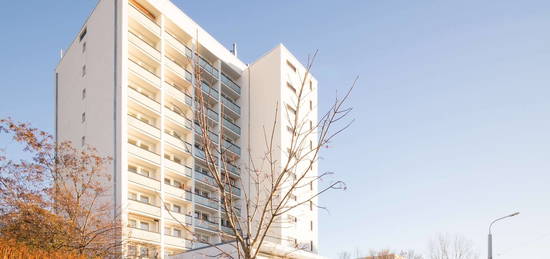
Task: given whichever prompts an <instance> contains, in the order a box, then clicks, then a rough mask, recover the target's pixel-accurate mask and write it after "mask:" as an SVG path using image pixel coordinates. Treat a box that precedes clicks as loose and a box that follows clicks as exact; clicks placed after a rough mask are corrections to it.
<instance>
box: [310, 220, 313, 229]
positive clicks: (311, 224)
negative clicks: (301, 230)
mask: <svg viewBox="0 0 550 259" xmlns="http://www.w3.org/2000/svg"><path fill="white" fill-rule="evenodd" d="M309 230H311V231H313V220H311V221H309Z"/></svg>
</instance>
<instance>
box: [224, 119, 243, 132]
mask: <svg viewBox="0 0 550 259" xmlns="http://www.w3.org/2000/svg"><path fill="white" fill-rule="evenodd" d="M223 126H224V127H225V128H226V129H228V130H230V131H232V132H233V133H235V134H236V135H237V136H240V135H241V128H240V127H239V126H237V125H236V124H235V123H233V122H231V121H229V120H228V119H226V118H223Z"/></svg>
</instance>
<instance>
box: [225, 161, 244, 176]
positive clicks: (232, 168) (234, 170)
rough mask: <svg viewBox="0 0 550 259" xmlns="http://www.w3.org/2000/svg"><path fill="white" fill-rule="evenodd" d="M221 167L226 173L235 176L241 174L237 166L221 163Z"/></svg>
mask: <svg viewBox="0 0 550 259" xmlns="http://www.w3.org/2000/svg"><path fill="white" fill-rule="evenodd" d="M222 167H223V168H224V169H225V170H226V171H228V172H231V173H233V174H235V175H240V174H241V169H240V168H239V167H237V166H234V165H232V164H229V163H223V164H222Z"/></svg>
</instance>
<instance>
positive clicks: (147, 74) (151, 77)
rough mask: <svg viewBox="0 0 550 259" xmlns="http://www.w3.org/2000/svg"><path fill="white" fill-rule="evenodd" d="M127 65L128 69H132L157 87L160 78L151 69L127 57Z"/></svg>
mask: <svg viewBox="0 0 550 259" xmlns="http://www.w3.org/2000/svg"><path fill="white" fill-rule="evenodd" d="M128 61H129V62H128V67H129V68H130V70H132V71H134V73H136V74H137V75H138V76H140V77H141V78H143V79H145V80H146V81H148V82H149V83H151V84H153V85H154V86H156V87H159V83H160V78H159V77H158V76H157V75H156V74H155V73H154V72H153V71H151V69H149V68H146V67H144V66H142V65H140V64H138V63H137V62H136V61H134V60H132V59H128Z"/></svg>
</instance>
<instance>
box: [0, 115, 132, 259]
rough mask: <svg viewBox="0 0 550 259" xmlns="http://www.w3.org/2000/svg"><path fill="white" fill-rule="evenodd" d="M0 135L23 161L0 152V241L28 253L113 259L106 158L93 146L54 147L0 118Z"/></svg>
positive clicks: (39, 134)
mask: <svg viewBox="0 0 550 259" xmlns="http://www.w3.org/2000/svg"><path fill="white" fill-rule="evenodd" d="M0 134H2V135H4V136H3V137H6V136H7V137H9V138H11V139H12V140H13V141H14V142H15V143H17V144H19V146H21V147H22V151H23V154H22V156H23V157H26V159H18V160H16V159H10V158H8V156H7V155H6V151H5V150H2V151H0V238H1V239H2V240H4V242H6V241H7V240H9V241H10V242H17V243H19V244H23V245H26V246H27V247H29V248H31V249H40V250H45V251H68V252H73V253H76V254H79V255H86V256H102V257H103V256H112V255H116V254H115V253H116V251H118V250H120V249H117V248H119V246H120V245H121V244H120V243H115V241H114V240H117V239H115V238H113V237H114V236H115V235H117V234H119V233H120V225H119V223H118V222H119V221H118V220H117V219H116V218H117V215H118V214H117V213H116V212H115V210H114V209H113V206H112V204H111V203H110V202H109V201H110V200H111V199H109V198H108V197H111V194H110V188H109V187H110V186H111V172H109V171H108V170H107V168H108V167H107V166H108V165H109V164H110V160H111V159H110V158H108V157H103V156H100V155H99V154H98V152H97V150H95V149H94V148H93V147H89V146H84V147H82V148H76V147H73V146H72V144H71V143H70V142H60V143H56V142H55V141H54V139H53V137H52V136H51V135H50V134H48V133H47V132H44V131H42V130H39V129H36V128H33V127H31V126H30V125H29V124H26V123H18V122H14V121H13V120H11V119H0Z"/></svg>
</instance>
